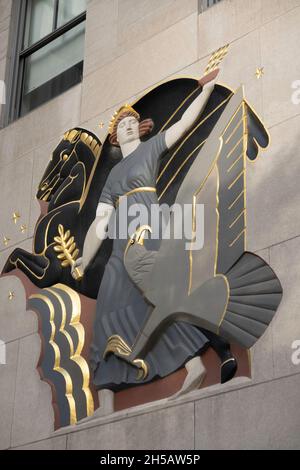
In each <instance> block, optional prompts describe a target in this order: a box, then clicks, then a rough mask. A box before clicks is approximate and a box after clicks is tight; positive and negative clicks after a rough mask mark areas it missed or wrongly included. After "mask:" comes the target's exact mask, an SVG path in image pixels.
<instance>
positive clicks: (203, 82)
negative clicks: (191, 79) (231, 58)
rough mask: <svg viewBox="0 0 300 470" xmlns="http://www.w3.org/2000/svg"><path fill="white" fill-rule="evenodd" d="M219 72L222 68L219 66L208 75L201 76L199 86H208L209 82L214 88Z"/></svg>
mask: <svg viewBox="0 0 300 470" xmlns="http://www.w3.org/2000/svg"><path fill="white" fill-rule="evenodd" d="M219 73H220V69H219V68H218V69H215V70H213V71H212V72H210V73H208V74H207V75H204V77H202V78H200V80H199V81H198V83H199V86H202V87H206V86H207V85H208V84H209V86H210V87H211V88H213V87H214V85H215V81H216V79H217V76H218V75H219Z"/></svg>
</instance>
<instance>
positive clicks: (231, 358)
mask: <svg viewBox="0 0 300 470" xmlns="http://www.w3.org/2000/svg"><path fill="white" fill-rule="evenodd" d="M229 362H236V359H235V358H234V357H230V358H229V359H226V361H224V362H222V364H221V365H220V368H222V367H223V366H225V364H228V363H229Z"/></svg>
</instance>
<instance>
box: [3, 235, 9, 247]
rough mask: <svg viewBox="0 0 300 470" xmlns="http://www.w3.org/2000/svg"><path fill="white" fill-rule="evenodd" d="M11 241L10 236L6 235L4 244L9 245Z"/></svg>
mask: <svg viewBox="0 0 300 470" xmlns="http://www.w3.org/2000/svg"><path fill="white" fill-rule="evenodd" d="M9 242H10V238H8V237H5V236H4V237H3V243H4V245H5V246H7V245H8V244H9Z"/></svg>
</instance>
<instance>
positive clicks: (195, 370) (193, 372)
mask: <svg viewBox="0 0 300 470" xmlns="http://www.w3.org/2000/svg"><path fill="white" fill-rule="evenodd" d="M185 368H186V371H187V376H186V378H185V380H184V382H183V385H182V387H181V389H180V390H179V391H178V392H177V393H175V395H172V396H171V397H170V398H169V400H174V399H175V398H178V397H181V396H182V395H185V394H186V393H188V392H191V391H193V390H197V389H198V388H199V387H200V385H201V384H202V382H203V380H204V378H205V376H206V369H205V367H204V364H203V362H202V359H201V357H200V356H196V357H194V358H193V359H191V360H190V361H188V362H187V363H186V365H185Z"/></svg>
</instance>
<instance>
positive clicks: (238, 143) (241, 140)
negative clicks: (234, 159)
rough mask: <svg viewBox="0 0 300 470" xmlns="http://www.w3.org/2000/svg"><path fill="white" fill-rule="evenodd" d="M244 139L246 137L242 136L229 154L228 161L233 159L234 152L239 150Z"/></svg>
mask: <svg viewBox="0 0 300 470" xmlns="http://www.w3.org/2000/svg"><path fill="white" fill-rule="evenodd" d="M243 139H244V136H242V137H241V138H240V140H239V141H238V142H237V143H236V144H235V146H234V147H233V148H232V149H231V150H230V152H229V153H228V155H226V158H227V160H228V158H230V157H231V155H232V154H233V153H234V151H235V150H236V149H237V148H238V146H239V145H240V144H241V143H242V142H243Z"/></svg>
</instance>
